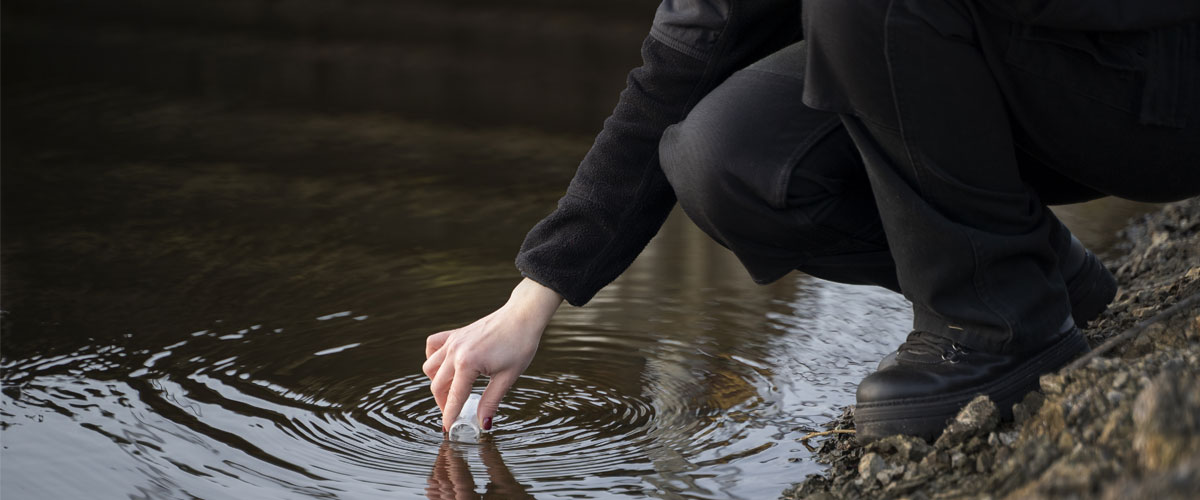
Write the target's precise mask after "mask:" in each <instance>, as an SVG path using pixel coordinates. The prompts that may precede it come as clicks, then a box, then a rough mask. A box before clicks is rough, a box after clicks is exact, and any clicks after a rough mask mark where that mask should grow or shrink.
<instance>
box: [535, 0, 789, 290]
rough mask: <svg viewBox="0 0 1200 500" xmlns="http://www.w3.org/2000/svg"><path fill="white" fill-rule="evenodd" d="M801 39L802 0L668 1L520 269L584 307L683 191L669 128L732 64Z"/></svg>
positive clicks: (620, 269)
mask: <svg viewBox="0 0 1200 500" xmlns="http://www.w3.org/2000/svg"><path fill="white" fill-rule="evenodd" d="M799 38H800V2H799V1H798V0H747V1H715V0H707V1H706V0H695V1H672V0H667V1H664V2H663V3H662V4H661V5H660V6H659V8H658V11H657V13H656V14H655V18H654V24H653V27H652V29H651V32H650V36H649V37H647V38H646V40H645V42H644V43H643V45H642V65H641V66H640V67H638V68H636V69H634V70H633V71H632V72H631V73H630V74H629V77H628V79H627V82H626V88H625V90H624V91H622V92H621V96H620V99H619V100H618V102H617V105H616V108H615V109H614V110H613V113H612V115H611V116H610V117H609V118H608V119H607V120H605V122H604V129H603V130H602V131H601V132H600V134H599V135H598V136H597V137H596V140H595V142H594V143H593V145H592V147H591V150H589V151H588V153H587V155H586V156H584V158H583V161H582V162H581V163H580V165H579V168H578V170H577V171H576V173H575V177H574V178H573V179H572V180H571V183H570V185H569V186H568V188H567V192H566V195H564V196H563V197H562V198H561V199H560V200H559V201H558V207H557V209H556V210H554V212H552V213H551V214H550V215H549V216H547V217H546V218H545V219H543V220H542V221H541V222H539V223H538V224H537V225H535V226H534V227H533V229H532V230H530V232H529V234H528V235H526V237H525V242H524V243H523V244H522V245H521V250H520V252H519V253H518V254H517V268H518V269H519V270H520V271H521V274H522V275H524V276H526V277H528V278H531V279H533V280H534V281H537V282H538V283H541V284H543V285H545V286H547V287H549V288H551V289H553V290H554V291H556V292H558V293H559V294H561V295H562V296H563V297H564V298H565V299H566V300H567V302H569V303H570V304H572V305H576V306H581V305H583V304H585V303H586V302H588V301H589V300H590V299H591V298H592V296H593V295H595V294H596V292H597V291H599V290H600V289H601V288H603V287H604V286H605V285H607V284H608V283H609V282H611V281H612V280H614V279H616V277H617V276H619V275H620V274H621V273H622V272H624V271H625V269H626V268H627V267H629V264H630V263H632V262H633V259H634V258H635V257H637V255H638V254H639V253H641V251H642V249H643V248H645V246H646V244H647V243H649V241H650V239H651V238H652V237H653V236H654V235H655V234H656V233H657V232H658V230H659V228H660V227H662V224H663V221H664V220H665V219H666V217H667V215H668V214H669V213H670V211H671V208H672V207H673V206H674V205H675V194H674V192H673V191H672V190H671V186H670V185H669V184H668V183H667V180H666V177H665V176H664V174H663V172H662V170H661V169H660V168H659V163H658V142H659V139H660V138H661V136H662V133H663V130H664V129H666V128H667V127H668V126H669V125H671V124H674V123H676V122H678V121H680V120H682V119H683V118H684V117H685V116H686V115H687V113H688V111H689V110H691V108H692V106H694V105H695V104H696V102H697V101H698V100H699V99H700V98H701V97H703V96H704V95H705V94H707V93H708V91H710V90H712V88H714V87H715V86H717V84H719V83H720V82H721V81H723V80H724V79H725V78H726V77H727V76H729V75H730V74H731V73H733V72H734V71H736V70H738V69H740V68H742V67H744V66H746V65H748V64H749V63H751V62H753V61H755V60H757V59H759V58H761V57H764V56H766V55H767V54H770V53H771V52H773V51H775V50H777V49H779V48H782V47H784V46H786V45H787V44H788V43H790V42H792V41H795V40H798V39H799Z"/></svg>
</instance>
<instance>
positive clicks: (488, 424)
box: [483, 417, 492, 431]
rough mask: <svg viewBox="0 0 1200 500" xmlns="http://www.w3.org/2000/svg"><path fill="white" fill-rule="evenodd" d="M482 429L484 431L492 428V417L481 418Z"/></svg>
mask: <svg viewBox="0 0 1200 500" xmlns="http://www.w3.org/2000/svg"><path fill="white" fill-rule="evenodd" d="M483 430H485V431H490V430H492V417H488V418H485V419H483Z"/></svg>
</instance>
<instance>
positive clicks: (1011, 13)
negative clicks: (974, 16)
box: [985, 0, 1200, 31]
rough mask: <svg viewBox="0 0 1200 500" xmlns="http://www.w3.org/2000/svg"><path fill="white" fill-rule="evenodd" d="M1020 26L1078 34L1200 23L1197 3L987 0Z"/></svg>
mask: <svg viewBox="0 0 1200 500" xmlns="http://www.w3.org/2000/svg"><path fill="white" fill-rule="evenodd" d="M985 1H986V3H987V4H988V5H989V6H990V7H991V8H992V10H994V11H995V12H997V13H998V14H1000V15H1001V16H1002V17H1005V18H1008V19H1009V20H1011V21H1015V22H1017V23H1020V24H1028V25H1031V26H1040V27H1044V28H1055V29H1064V30H1077V31H1137V30H1147V29H1154V28H1162V27H1166V26H1172V25H1178V24H1184V23H1188V22H1192V21H1197V20H1200V2H1198V1H1196V0H985Z"/></svg>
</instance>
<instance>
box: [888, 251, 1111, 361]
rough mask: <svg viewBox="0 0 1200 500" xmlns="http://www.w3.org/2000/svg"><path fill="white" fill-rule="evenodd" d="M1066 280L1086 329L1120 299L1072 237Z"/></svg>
mask: <svg viewBox="0 0 1200 500" xmlns="http://www.w3.org/2000/svg"><path fill="white" fill-rule="evenodd" d="M1059 269H1061V270H1063V279H1064V280H1066V282H1067V297H1068V298H1069V299H1070V300H1071V319H1073V320H1075V325H1076V326H1078V327H1080V328H1084V327H1086V326H1087V324H1088V322H1090V321H1092V320H1094V319H1096V318H1097V317H1098V316H1100V313H1102V312H1104V310H1105V309H1107V308H1108V304H1110V303H1112V301H1113V298H1114V297H1116V296H1117V279H1116V278H1115V277H1113V275H1112V273H1111V272H1109V270H1108V268H1106V267H1104V264H1103V263H1101V262H1100V259H1098V258H1096V255H1095V254H1093V253H1092V252H1091V251H1090V250H1088V249H1087V248H1086V247H1084V246H1083V243H1080V242H1079V240H1078V239H1076V238H1075V237H1074V236H1071V242H1070V246H1069V248H1068V250H1067V252H1066V256H1065V257H1064V258H1063V259H1062V262H1060V263H1059ZM895 363H896V353H895V352H892V353H891V354H888V355H887V356H884V357H883V359H881V360H879V366H877V367H876V368H875V370H876V371H878V370H882V369H884V368H887V367H889V366H892V365H893V364H895Z"/></svg>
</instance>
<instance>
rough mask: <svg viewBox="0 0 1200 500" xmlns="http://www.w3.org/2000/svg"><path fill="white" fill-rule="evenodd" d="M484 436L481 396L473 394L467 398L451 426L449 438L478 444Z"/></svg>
mask: <svg viewBox="0 0 1200 500" xmlns="http://www.w3.org/2000/svg"><path fill="white" fill-rule="evenodd" d="M482 434H483V428H482V426H481V425H479V395H478V394H472V395H470V396H469V397H467V402H466V404H463V408H462V411H461V412H459V413H458V418H456V419H454V423H453V424H450V433H449V438H450V440H451V441H457V442H460V443H478V442H479V436H481V435H482Z"/></svg>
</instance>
